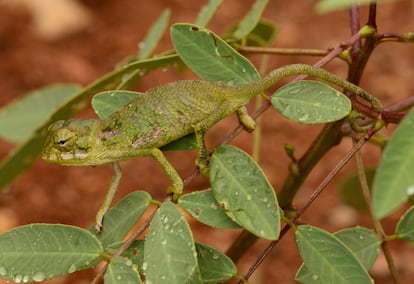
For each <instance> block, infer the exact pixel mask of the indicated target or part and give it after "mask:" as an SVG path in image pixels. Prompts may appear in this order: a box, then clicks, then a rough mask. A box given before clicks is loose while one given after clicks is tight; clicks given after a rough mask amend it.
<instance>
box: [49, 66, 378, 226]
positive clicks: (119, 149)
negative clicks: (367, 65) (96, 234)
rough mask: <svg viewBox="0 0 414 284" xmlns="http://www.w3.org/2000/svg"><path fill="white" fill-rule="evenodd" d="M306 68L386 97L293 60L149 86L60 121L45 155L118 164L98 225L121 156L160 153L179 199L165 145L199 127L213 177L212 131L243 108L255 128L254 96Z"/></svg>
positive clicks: (201, 162) (203, 169) (200, 157)
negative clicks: (256, 73)
mask: <svg viewBox="0 0 414 284" xmlns="http://www.w3.org/2000/svg"><path fill="white" fill-rule="evenodd" d="M300 74H305V75H309V76H313V77H316V78H320V79H322V80H325V81H327V82H329V83H331V84H335V85H337V86H339V87H342V88H344V89H346V90H348V91H351V92H352V93H354V94H356V95H358V96H360V97H362V98H363V99H365V100H367V101H369V102H371V104H372V105H373V106H374V107H376V108H377V109H381V105H380V103H379V102H378V101H376V100H375V98H373V97H372V96H371V95H370V94H368V93H367V92H365V91H364V90H363V89H361V88H359V87H358V86H356V85H353V84H351V83H349V82H347V81H346V80H344V79H342V78H340V77H338V76H336V75H334V74H331V73H329V72H328V71H326V70H324V69H321V68H317V67H314V66H310V65H305V64H293V65H287V66H284V67H281V68H279V69H275V70H273V71H271V72H270V73H269V74H268V75H266V76H264V77H262V78H259V79H258V80H256V81H254V82H251V83H248V84H245V85H237V86H232V85H226V84H223V83H213V82H208V81H202V80H183V81H176V82H172V83H168V84H166V85H161V86H158V87H155V88H152V89H149V90H148V91H146V92H145V93H143V94H142V95H139V96H137V97H136V98H134V99H133V100H132V101H130V102H129V103H128V104H126V105H125V106H124V107H122V108H120V109H119V110H118V111H116V112H114V113H113V114H112V115H110V116H109V117H108V118H106V119H103V120H100V119H68V120H59V121H56V122H54V123H53V124H52V125H50V126H49V128H48V131H49V133H48V137H47V139H46V143H45V146H44V148H43V150H42V158H43V159H44V160H46V161H48V162H52V163H57V164H61V165H68V166H99V165H103V164H107V163H112V164H113V167H114V170H115V175H114V177H113V180H112V182H111V185H110V190H109V191H108V193H107V196H106V197H105V201H104V204H103V205H102V207H101V209H100V210H99V211H98V214H97V216H96V226H95V227H96V229H97V230H100V228H101V227H102V220H103V216H104V214H105V212H106V210H107V209H108V208H109V206H110V204H111V202H112V198H113V195H114V193H115V191H116V187H117V184H118V183H119V179H120V172H121V171H120V168H119V164H118V162H119V161H122V160H125V159H129V158H132V157H138V156H152V157H154V158H155V159H156V160H157V161H158V163H159V164H160V166H161V167H162V169H163V170H164V172H165V173H166V175H167V176H168V177H169V179H170V180H171V185H170V186H169V187H168V189H167V194H169V195H171V196H172V200H173V201H176V200H177V199H178V198H179V197H180V196H181V195H182V193H183V181H182V179H181V177H180V176H179V175H178V173H177V171H176V170H175V169H174V167H173V166H172V165H171V164H170V163H169V161H168V160H167V159H166V158H165V156H164V155H163V153H162V151H161V150H160V148H161V147H162V146H165V145H166V144H169V143H170V142H173V141H175V140H177V139H179V138H181V137H184V136H186V135H188V134H191V133H195V137H196V143H197V146H198V147H197V148H198V149H197V158H196V162H195V163H196V165H197V167H198V168H199V170H200V173H201V174H202V175H203V176H206V177H207V176H208V173H209V170H208V160H209V151H208V149H207V147H206V144H205V141H204V136H205V135H206V133H207V131H208V130H209V129H210V128H211V127H213V126H214V125H215V124H216V123H217V122H218V121H220V120H222V119H224V118H225V117H227V116H229V115H231V114H233V113H237V116H238V119H239V121H240V123H241V124H242V125H243V127H244V128H245V129H246V130H247V131H253V130H254V128H255V121H254V119H253V118H252V117H251V116H250V115H249V114H248V112H247V109H246V104H247V103H248V102H249V101H250V99H252V98H253V97H254V96H256V95H258V94H263V92H264V91H265V90H267V89H268V88H270V87H271V86H273V85H274V84H275V83H277V82H278V81H280V80H281V79H283V78H285V77H287V76H291V75H300Z"/></svg>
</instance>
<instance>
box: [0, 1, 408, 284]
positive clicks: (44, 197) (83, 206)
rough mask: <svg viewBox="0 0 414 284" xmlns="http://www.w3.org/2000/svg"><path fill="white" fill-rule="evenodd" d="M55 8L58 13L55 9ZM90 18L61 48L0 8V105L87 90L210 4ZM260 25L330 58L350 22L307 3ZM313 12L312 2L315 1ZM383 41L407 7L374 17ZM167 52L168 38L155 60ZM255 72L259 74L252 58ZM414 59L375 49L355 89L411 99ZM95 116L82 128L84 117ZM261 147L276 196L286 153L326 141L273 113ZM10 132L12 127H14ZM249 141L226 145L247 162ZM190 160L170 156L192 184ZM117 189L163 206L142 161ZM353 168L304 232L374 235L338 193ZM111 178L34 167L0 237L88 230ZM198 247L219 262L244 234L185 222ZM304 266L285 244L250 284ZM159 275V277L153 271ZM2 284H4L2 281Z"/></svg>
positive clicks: (223, 19) (235, 4) (227, 124)
mask: <svg viewBox="0 0 414 284" xmlns="http://www.w3.org/2000/svg"><path fill="white" fill-rule="evenodd" d="M52 2H53V1H52ZM80 2H81V3H82V5H84V8H85V9H86V11H87V13H88V14H89V16H90V18H89V24H88V25H87V26H86V27H85V28H81V29H79V30H77V31H75V32H71V33H67V34H65V35H62V36H61V37H58V38H56V37H55V38H52V39H51V38H47V37H45V35H43V36H42V35H41V34H40V33H39V31H38V29H37V28H36V26H35V22H34V21H33V14H32V12H31V10H30V9H29V8H27V7H25V6H24V5H13V6H1V9H0V62H1V64H0V78H1V84H0V93H1V94H2V95H1V96H0V105H5V104H7V103H8V102H10V101H11V100H13V99H17V98H18V97H20V96H22V95H23V94H25V93H26V92H28V91H31V90H33V89H36V88H40V87H43V86H46V85H49V84H53V83H57V82H75V83H79V84H82V85H86V84H88V83H90V82H91V81H93V80H95V79H96V78H98V77H100V76H102V75H103V74H105V73H107V72H109V71H111V70H112V69H113V67H114V66H115V65H116V63H117V62H118V61H120V60H121V59H122V58H123V57H124V56H126V55H128V54H132V53H134V52H136V50H137V44H138V43H139V42H140V41H141V40H142V38H143V36H144V34H145V32H146V30H147V29H148V27H149V26H150V25H151V23H152V22H153V21H154V20H155V19H156V18H157V17H158V15H159V14H160V13H161V11H162V10H163V9H164V8H170V9H171V11H172V19H171V23H173V22H191V21H193V20H194V18H195V16H196V14H197V11H198V10H199V9H200V6H201V5H202V3H201V2H203V3H204V2H205V1H194V2H197V3H192V1H182V0H174V1H165V0H153V1H143V0H138V1H137V0H124V1H109V0H100V1H94V0H84V1H80ZM224 2H225V3H224V4H223V6H222V8H221V9H220V10H219V11H218V13H217V15H216V16H215V17H214V19H213V21H212V22H211V25H210V26H209V27H210V28H211V29H212V30H214V31H215V32H217V33H218V34H220V33H222V32H224V31H225V30H226V28H228V26H229V25H230V24H231V23H233V22H235V21H236V20H237V19H240V18H241V17H242V16H243V15H244V13H245V12H246V11H247V10H248V8H249V6H250V5H251V3H252V2H253V1H243V4H241V3H242V1H234V0H233V1H224ZM269 2H271V3H270V4H269V6H268V8H267V10H266V13H265V16H266V18H268V19H269V20H271V21H273V22H275V23H277V26H278V30H279V31H278V36H277V38H276V40H275V42H274V44H273V46H275V47H302V48H305V47H306V48H320V49H325V48H328V47H333V46H335V45H337V44H338V43H340V42H343V41H345V40H346V39H347V38H349V34H350V32H349V27H348V14H347V12H345V11H343V12H335V13H330V14H326V15H316V14H315V13H314V12H313V10H312V5H311V4H310V3H308V2H309V1H299V2H297V1H282V0H278V1H276V0H274V1H269ZM310 2H314V1H310ZM366 12H367V11H366V9H361V15H362V17H361V22H364V21H366V14H367V13H366ZM378 14H379V15H378V25H379V31H380V32H407V31H414V16H413V15H414V6H413V4H412V1H402V2H398V3H395V4H383V5H379V8H378ZM170 47H171V43H170V39H169V36H168V35H165V36H164V38H163V40H162V43H161V47H160V48H159V51H162V50H166V49H167V48H170ZM253 60H254V62H255V63H257V66H258V64H259V62H260V58H259V57H258V56H254V57H253ZM316 60H317V59H316V58H305V57H282V56H273V57H271V58H270V60H269V69H274V68H276V67H279V66H282V65H285V64H289V63H298V62H303V63H314V62H316ZM413 66H414V49H413V46H412V45H410V44H397V43H390V44H384V45H382V46H380V47H379V48H378V49H377V50H376V52H375V53H374V55H373V56H372V58H371V59H370V61H369V64H368V66H367V70H366V73H365V75H364V77H363V80H362V83H361V85H362V86H363V87H364V88H365V89H367V90H369V91H370V92H371V93H373V94H375V95H376V96H377V97H379V98H380V99H381V100H382V101H383V102H384V104H388V103H392V102H397V101H399V100H400V99H402V98H404V97H408V96H410V95H412V94H413V92H414V86H413V85H412V78H414V68H413ZM327 68H328V69H330V70H332V71H334V72H336V73H337V74H340V75H343V76H345V75H346V69H345V65H344V64H343V63H342V62H340V61H339V60H336V61H334V62H332V63H330V64H329V65H328V66H327ZM189 77H191V78H194V75H191V74H190V72H184V73H177V72H173V70H168V71H167V72H154V73H152V74H151V75H150V76H148V77H147V78H145V79H144V80H143V81H141V82H140V83H139V84H138V85H137V87H136V88H137V89H138V90H146V89H148V88H150V87H152V86H156V85H158V84H161V83H164V82H169V81H174V80H179V79H184V78H189ZM91 115H92V113H91V111H90V110H89V111H86V112H85V113H82V114H79V116H91ZM263 121H264V124H263V140H262V141H263V143H262V145H261V159H260V164H261V166H262V167H263V169H264V171H265V172H266V174H267V175H268V177H269V180H270V181H271V183H272V184H273V185H274V187H275V188H276V189H279V188H280V186H281V185H282V183H283V181H284V179H285V177H286V174H287V165H288V162H289V160H288V158H287V157H286V154H285V153H284V151H283V145H284V144H285V143H290V144H292V145H294V146H295V148H296V152H297V155H298V156H299V155H301V154H302V153H303V152H304V151H305V150H306V148H307V147H308V145H309V144H310V142H311V141H312V139H313V137H315V136H316V134H317V133H318V131H319V130H320V129H321V127H319V126H300V125H297V124H294V123H291V122H288V121H287V120H286V119H284V118H282V117H281V116H280V115H278V114H277V113H276V112H274V111H268V112H266V114H265V115H264V119H263ZM10 123H12V122H10ZM235 123H236V120H235V119H234V118H231V119H228V120H225V121H224V122H223V123H220V124H219V125H218V126H217V127H215V129H213V130H212V132H211V133H210V134H209V137H208V139H209V141H208V142H209V144H210V145H215V144H218V143H219V142H220V141H221V139H222V138H223V137H224V135H223V133H227V132H228V131H230V130H231V129H232V128H233V127H234V126H235ZM251 137H252V136H251V135H250V134H246V133H243V134H241V135H240V136H238V137H237V138H236V139H235V140H234V141H233V142H232V143H233V144H234V145H237V146H239V147H241V148H242V149H244V150H246V151H251ZM350 145H351V144H350V141H344V142H343V143H342V144H341V145H340V146H339V147H337V148H336V149H334V150H333V151H331V152H330V153H329V155H328V156H326V157H325V158H324V159H323V160H322V162H321V163H320V164H318V166H317V167H316V168H315V169H314V171H313V172H312V173H311V175H310V176H309V177H308V179H307V180H306V182H305V184H304V185H303V186H302V188H301V190H300V192H299V194H298V196H297V198H296V199H295V205H297V206H298V205H300V204H301V203H303V202H304V201H305V200H306V198H307V197H308V196H309V194H310V193H311V192H312V191H313V190H314V189H315V187H316V186H317V185H318V183H319V182H321V180H322V179H323V178H324V177H325V176H326V174H327V173H328V171H329V170H330V169H332V168H333V167H334V165H335V164H336V163H337V162H338V161H339V160H340V159H341V157H342V156H343V155H344V153H345V152H346V151H347V150H348V149H349V148H350ZM14 147H15V146H14V145H12V144H9V143H7V142H5V141H0V157H5V156H6V155H7V153H8V152H9V151H11V150H12V149H13V148H14ZM363 154H364V158H365V160H366V163H367V164H369V165H375V164H376V163H377V161H378V156H379V151H378V149H376V148H375V147H372V146H368V147H366V148H365V149H364V151H363ZM194 157H195V154H194V153H193V152H177V153H171V154H169V155H168V158H169V159H170V160H171V161H172V163H173V164H174V165H176V167H177V169H178V171H179V172H180V174H181V175H182V176H184V177H185V176H188V175H189V174H190V173H191V172H192V170H193V168H194V166H193V163H194ZM122 168H123V171H124V177H123V180H122V184H121V188H120V190H119V192H118V195H117V200H119V199H120V198H121V197H122V196H124V195H125V194H127V193H128V192H129V191H131V190H136V189H146V190H148V191H149V192H150V193H151V194H152V196H153V198H155V199H160V200H162V198H163V193H164V188H166V186H167V185H168V180H167V178H165V177H164V175H163V173H162V172H161V169H160V168H159V166H158V165H157V164H156V163H155V162H154V161H152V160H151V159H147V158H137V159H132V160H129V161H126V162H124V163H123V164H122ZM354 168H355V165H354V163H351V165H348V166H347V167H345V169H344V170H343V171H342V172H341V174H340V176H339V177H337V178H335V180H334V182H333V183H331V185H330V186H329V187H328V188H327V190H326V192H324V193H323V194H322V196H321V197H320V198H319V199H318V200H317V201H316V204H314V205H313V206H312V207H311V208H310V209H309V211H308V212H307V213H306V214H305V215H304V216H303V221H304V222H306V223H309V224H312V225H316V226H320V227H322V228H324V229H326V230H328V231H331V232H334V231H336V230H338V229H341V228H343V227H350V226H355V225H357V224H360V225H364V226H371V224H370V222H369V218H368V216H367V215H366V214H363V213H358V212H356V211H354V210H352V209H350V208H349V207H347V206H345V205H344V204H343V203H342V202H341V201H340V199H339V198H338V192H337V184H338V182H339V181H340V179H341V177H343V176H344V175H346V174H349V173H351V172H352V171H353V169H354ZM110 175H111V168H110V167H109V166H106V167H98V168H86V167H85V168H84V167H80V168H75V167H62V166H59V165H50V164H47V163H45V162H44V161H41V160H38V161H36V163H35V164H34V165H33V166H32V167H31V168H30V169H29V170H28V171H27V172H25V173H24V174H22V175H21V176H20V177H19V178H18V179H17V180H16V181H15V182H14V183H13V185H11V186H10V187H9V188H7V190H6V191H4V194H2V195H1V196H0V204H1V207H0V231H1V232H3V231H6V230H9V229H11V228H13V227H15V226H18V225H22V224H27V223H34V222H42V223H65V224H73V225H76V226H80V227H88V226H89V225H90V224H91V223H92V222H93V220H94V214H95V212H96V210H97V208H98V207H99V205H100V202H101V200H102V199H103V196H104V193H105V190H106V187H107V185H108V183H109V179H110ZM207 187H208V184H207V181H206V180H204V179H201V178H197V179H196V180H195V181H193V182H192V183H191V185H190V186H189V187H188V188H186V191H187V192H189V191H191V190H195V189H204V188H207ZM397 218H398V215H395V217H391V218H389V219H387V222H386V223H385V227H386V230H387V232H392V230H393V228H394V226H395V222H396V220H397ZM191 225H192V226H193V228H194V235H195V238H196V239H197V240H198V241H201V242H205V243H207V244H210V245H212V246H214V247H216V248H218V249H221V250H223V251H224V250H226V248H228V246H229V245H230V244H231V242H232V240H233V239H234V238H235V236H237V234H238V233H239V232H234V231H222V230H212V229H210V228H207V227H205V226H202V225H200V224H198V223H196V222H191ZM267 244H268V243H267V242H266V241H262V240H261V241H259V242H258V243H257V244H256V245H255V246H254V247H253V248H252V249H251V250H250V251H249V253H248V254H247V255H246V256H244V257H243V259H242V262H241V263H240V265H239V268H240V270H239V271H240V273H244V272H245V271H246V269H247V268H248V267H249V265H251V264H252V263H253V261H254V260H255V258H256V257H257V255H258V254H259V253H260V252H261V251H262V249H263V248H264V247H265V246H266V245H267ZM391 248H392V250H393V255H394V257H395V262H396V266H397V269H398V271H399V272H400V274H401V277H402V280H403V283H411V282H410V280H412V279H414V270H413V269H412V267H413V266H414V251H413V250H412V248H411V249H410V250H409V249H407V248H408V246H407V245H406V244H403V243H394V244H392V246H391ZM300 263H301V261H300V259H299V257H298V252H297V249H296V247H295V244H294V241H293V238H292V234H291V233H289V234H288V235H287V236H286V237H285V238H284V239H283V240H282V241H281V242H280V245H278V246H277V247H276V248H275V249H274V250H273V251H272V253H271V254H270V256H269V257H268V259H267V260H265V262H264V263H263V265H262V266H261V267H260V268H259V270H258V271H257V272H256V273H255V275H254V276H253V278H252V280H251V282H250V283H295V281H294V280H292V279H293V278H294V274H295V271H296V270H297V268H298V267H299V265H300ZM160 269H162V268H160ZM93 275H94V272H93V271H82V272H78V273H75V274H73V275H70V276H67V277H61V278H58V279H54V280H51V281H49V282H47V283H74V284H83V283H89V282H90V279H92V277H93ZM372 275H373V276H374V277H375V279H376V283H381V284H386V283H392V281H391V279H390V277H389V273H388V272H387V268H386V264H385V262H384V259H383V257H380V259H379V260H378V262H377V263H376V264H375V266H374V268H373V270H372ZM0 283H3V282H1V281H0Z"/></svg>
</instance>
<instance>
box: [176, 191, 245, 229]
mask: <svg viewBox="0 0 414 284" xmlns="http://www.w3.org/2000/svg"><path fill="white" fill-rule="evenodd" d="M178 204H180V205H181V207H182V208H183V209H184V210H185V211H186V212H187V213H188V214H190V216H191V217H193V218H194V219H196V220H197V221H199V222H201V223H204V224H206V225H209V226H212V227H216V228H222V229H237V228H240V226H239V225H238V224H236V223H234V222H233V221H232V220H231V219H230V218H229V217H228V216H227V215H226V213H224V210H223V208H221V207H220V204H218V202H217V201H216V199H215V198H214V195H213V192H212V190H211V189H207V190H202V191H195V192H192V193H189V194H186V195H183V196H182V197H181V198H180V199H178Z"/></svg>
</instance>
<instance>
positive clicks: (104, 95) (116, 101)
mask: <svg viewBox="0 0 414 284" xmlns="http://www.w3.org/2000/svg"><path fill="white" fill-rule="evenodd" d="M139 95H142V93H139V92H132V91H123V90H122V91H120V90H113V91H105V92H101V93H99V94H96V95H95V96H93V98H92V107H93V110H94V111H95V113H96V114H97V115H98V117H99V118H100V119H105V118H107V117H108V116H110V115H111V114H113V113H114V112H116V111H117V110H119V109H120V108H122V107H123V106H125V105H126V104H127V103H129V102H130V101H131V100H132V99H133V98H135V97H137V96H139Z"/></svg>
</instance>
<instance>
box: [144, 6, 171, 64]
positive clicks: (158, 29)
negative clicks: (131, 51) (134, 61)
mask: <svg viewBox="0 0 414 284" xmlns="http://www.w3.org/2000/svg"><path fill="white" fill-rule="evenodd" d="M170 14H171V11H170V9H165V10H164V11H163V12H162V13H161V15H160V16H159V18H158V19H157V20H156V21H155V23H154V24H153V25H152V26H151V28H150V29H149V31H148V33H147V35H146V36H145V39H144V40H143V41H142V43H141V44H140V50H139V53H138V59H146V58H148V57H150V56H151V53H152V52H153V51H154V49H155V47H156V46H157V45H158V43H159V42H160V40H161V37H162V35H163V34H164V32H165V29H166V28H167V25H168V21H169V20H170Z"/></svg>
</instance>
